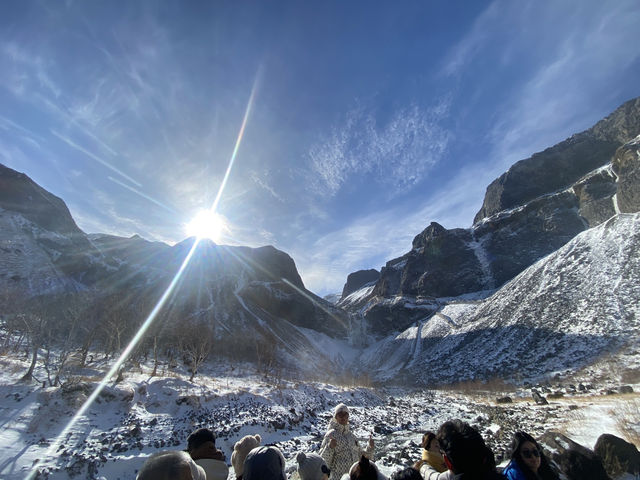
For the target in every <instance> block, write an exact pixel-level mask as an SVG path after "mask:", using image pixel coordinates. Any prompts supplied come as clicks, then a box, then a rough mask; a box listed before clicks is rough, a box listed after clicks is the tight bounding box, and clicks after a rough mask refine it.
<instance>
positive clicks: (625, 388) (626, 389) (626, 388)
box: [618, 385, 633, 393]
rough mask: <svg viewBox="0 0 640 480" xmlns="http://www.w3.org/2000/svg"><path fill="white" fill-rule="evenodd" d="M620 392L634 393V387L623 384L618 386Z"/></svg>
mask: <svg viewBox="0 0 640 480" xmlns="http://www.w3.org/2000/svg"><path fill="white" fill-rule="evenodd" d="M618 391H619V392H620V393H633V388H632V387H631V386H630V385H623V386H621V387H619V388H618Z"/></svg>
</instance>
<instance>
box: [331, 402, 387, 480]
mask: <svg viewBox="0 0 640 480" xmlns="http://www.w3.org/2000/svg"><path fill="white" fill-rule="evenodd" d="M374 448H375V446H374V443H373V438H372V437H369V444H368V445H367V448H366V449H365V450H363V449H362V448H360V445H359V444H358V439H357V438H356V436H355V435H354V434H353V433H352V432H351V430H350V429H349V408H348V407H347V406H346V405H345V404H344V403H340V404H338V405H336V407H335V408H334V409H333V418H332V419H331V420H330V421H329V425H328V427H327V433H326V434H325V435H324V439H323V440H322V445H321V446H320V452H319V453H320V456H321V457H322V458H323V459H324V461H325V462H326V463H327V466H328V467H329V468H330V469H331V475H330V476H329V479H330V480H339V479H340V477H342V475H344V474H345V473H348V472H349V469H350V467H351V465H353V464H354V463H357V462H358V461H359V460H360V457H361V456H363V455H364V456H365V457H367V458H368V459H369V460H373V454H374Z"/></svg>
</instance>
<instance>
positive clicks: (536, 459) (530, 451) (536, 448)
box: [502, 432, 560, 480]
mask: <svg viewBox="0 0 640 480" xmlns="http://www.w3.org/2000/svg"><path fill="white" fill-rule="evenodd" d="M502 473H503V474H504V475H505V476H506V477H507V478H508V479H509V480H558V479H559V478H560V477H559V476H558V474H557V473H556V472H554V471H553V469H552V468H551V465H550V464H549V460H547V457H546V456H545V455H544V453H542V449H541V448H540V445H538V442H536V441H535V439H534V438H533V437H532V436H531V435H529V434H528V433H526V432H516V433H515V435H514V436H513V440H512V441H511V461H510V462H509V465H507V466H506V468H505V469H504V470H503V471H502Z"/></svg>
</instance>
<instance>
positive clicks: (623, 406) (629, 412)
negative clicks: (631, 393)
mask: <svg viewBox="0 0 640 480" xmlns="http://www.w3.org/2000/svg"><path fill="white" fill-rule="evenodd" d="M609 414H610V415H611V416H612V417H613V418H614V419H615V422H616V426H617V427H618V430H619V432H620V433H621V434H622V435H623V436H624V438H625V440H626V441H627V442H631V443H633V444H634V445H636V446H640V397H636V398H632V399H629V400H623V401H620V402H619V403H618V404H617V405H616V408H612V409H611V410H609Z"/></svg>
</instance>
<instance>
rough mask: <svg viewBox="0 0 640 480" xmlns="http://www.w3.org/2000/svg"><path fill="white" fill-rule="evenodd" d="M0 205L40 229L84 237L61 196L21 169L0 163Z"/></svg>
mask: <svg viewBox="0 0 640 480" xmlns="http://www.w3.org/2000/svg"><path fill="white" fill-rule="evenodd" d="M0 208H3V209H4V210H8V211H12V212H16V213H19V214H21V215H22V216H24V218H26V219H27V220H30V221H31V222H33V223H34V224H36V225H39V226H40V227H41V228H42V229H43V230H47V231H50V232H56V233H59V234H61V235H65V236H67V237H73V236H76V235H77V236H80V237H84V236H85V235H84V232H82V230H80V229H79V228H78V226H77V225H76V222H74V221H73V218H72V217H71V213H70V212H69V209H68V208H67V206H66V205H65V203H64V202H63V201H62V199H61V198H59V197H56V196H55V195H53V194H51V193H49V192H47V191H46V190H45V189H44V188H42V187H40V186H39V185H38V184H36V183H35V182H34V181H33V180H31V179H30V178H29V177H28V176H26V175H25V174H24V173H20V172H16V171H15V170H12V169H11V168H8V167H5V166H4V165H2V164H0Z"/></svg>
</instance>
